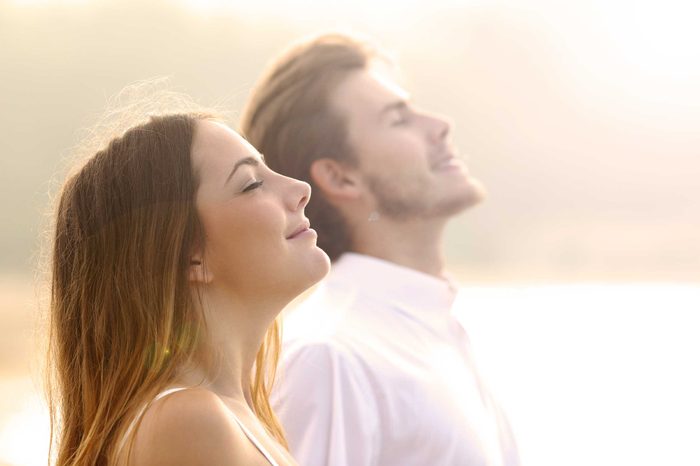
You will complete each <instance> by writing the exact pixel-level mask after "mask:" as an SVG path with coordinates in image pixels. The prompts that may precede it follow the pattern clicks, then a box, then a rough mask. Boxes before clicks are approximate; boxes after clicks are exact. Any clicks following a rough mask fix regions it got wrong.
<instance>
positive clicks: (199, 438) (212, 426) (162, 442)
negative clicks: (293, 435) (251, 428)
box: [130, 388, 266, 466]
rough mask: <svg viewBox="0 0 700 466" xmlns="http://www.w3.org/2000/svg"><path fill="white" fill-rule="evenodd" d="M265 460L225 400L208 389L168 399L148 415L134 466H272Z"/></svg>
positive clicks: (140, 430)
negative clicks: (268, 465) (258, 465)
mask: <svg viewBox="0 0 700 466" xmlns="http://www.w3.org/2000/svg"><path fill="white" fill-rule="evenodd" d="M260 459H261V458H260V454H259V453H258V451H257V449H256V448H255V446H253V444H252V443H250V441H249V440H248V439H247V437H246V436H245V434H244V433H243V431H242V430H241V428H240V427H239V426H238V424H237V423H236V421H235V419H234V418H233V415H232V413H231V411H230V410H229V408H228V407H227V406H226V405H225V404H224V402H223V401H222V400H221V398H219V397H218V396H217V395H216V394H215V393H213V392H211V391H209V390H206V389H204V388H191V389H187V390H181V391H178V392H176V393H172V394H170V395H168V396H165V397H163V398H162V399H160V400H157V401H155V402H154V403H153V404H152V405H151V406H150V407H149V408H148V409H147V410H146V412H145V413H144V416H143V420H142V422H141V425H140V426H139V428H138V430H137V431H136V434H135V438H134V446H133V450H132V454H131V463H130V464H133V465H134V466H145V465H149V466H158V465H166V464H167V465H173V466H175V465H182V466H194V465H205V464H206V465H231V466H233V465H241V466H243V465H246V466H247V465H257V464H266V463H265V462H260Z"/></svg>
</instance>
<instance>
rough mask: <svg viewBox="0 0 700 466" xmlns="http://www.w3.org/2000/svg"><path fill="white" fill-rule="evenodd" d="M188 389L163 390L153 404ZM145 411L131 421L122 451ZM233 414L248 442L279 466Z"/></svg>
mask: <svg viewBox="0 0 700 466" xmlns="http://www.w3.org/2000/svg"><path fill="white" fill-rule="evenodd" d="M188 388H189V387H174V388H169V389H167V390H163V391H162V392H160V393H159V394H158V395H156V397H155V398H154V399H153V402H156V401H158V400H160V399H161V398H165V397H166V396H168V395H170V394H173V393H175V392H179V391H182V390H187V389H188ZM145 411H146V406H144V407H143V408H142V409H141V411H140V412H139V414H138V415H137V416H136V417H135V418H134V420H133V421H131V424H130V425H129V428H128V429H126V432H125V434H124V437H123V438H122V441H121V443H120V445H119V449H120V450H121V449H122V448H124V445H125V443H126V439H128V438H129V436H130V435H131V431H132V430H134V426H136V423H137V422H138V420H139V419H141V416H143V413H144V412H145ZM231 414H232V415H233V418H234V419H235V420H236V423H237V424H238V426H239V427H240V428H241V430H242V431H243V433H244V434H245V435H246V437H248V440H250V441H251V442H252V443H253V445H255V448H257V449H258V451H260V453H262V455H263V456H264V457H265V458H266V459H267V461H269V462H270V465H271V466H279V463H277V461H275V459H274V458H273V457H272V455H271V454H270V452H268V451H267V449H266V448H265V447H264V446H263V444H262V443H261V442H260V441H259V440H258V439H257V438H256V437H255V435H253V433H252V432H251V431H250V430H248V428H247V427H246V426H245V425H243V422H241V420H240V419H238V416H236V413H234V412H233V411H231Z"/></svg>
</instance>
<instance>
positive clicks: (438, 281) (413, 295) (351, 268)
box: [327, 252, 458, 320]
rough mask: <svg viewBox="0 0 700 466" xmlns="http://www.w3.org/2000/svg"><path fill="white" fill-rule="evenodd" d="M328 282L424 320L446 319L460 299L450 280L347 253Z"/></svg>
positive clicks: (455, 285)
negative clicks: (390, 304) (349, 285)
mask: <svg viewBox="0 0 700 466" xmlns="http://www.w3.org/2000/svg"><path fill="white" fill-rule="evenodd" d="M327 283H328V284H329V285H331V286H332V285H333V284H334V283H342V285H343V286H347V285H348V283H351V284H352V286H353V288H356V289H357V290H359V291H360V292H361V293H362V294H367V295H371V296H373V297H375V298H379V299H382V300H384V301H386V302H389V303H392V304H394V305H396V306H398V307H400V308H401V309H403V310H404V311H406V310H409V311H410V312H411V313H412V314H414V315H416V317H419V316H420V315H422V317H423V319H426V318H427V319H430V320H432V319H434V318H441V319H442V318H445V317H446V316H447V315H448V314H449V313H450V312H451V308H452V304H453V303H454V301H455V298H456V296H457V290H458V287H457V284H456V283H455V282H454V281H453V280H452V279H451V278H449V277H448V278H438V277H435V276H432V275H428V274H425V273H423V272H419V271H417V270H413V269H409V268H407V267H403V266H401V265H397V264H394V263H392V262H388V261H385V260H383V259H378V258H376V257H371V256H366V255H363V254H357V253H351V252H347V253H345V254H343V255H342V256H341V257H340V258H338V259H337V260H336V261H335V262H334V264H333V266H332V268H331V273H330V274H329V276H328V279H327Z"/></svg>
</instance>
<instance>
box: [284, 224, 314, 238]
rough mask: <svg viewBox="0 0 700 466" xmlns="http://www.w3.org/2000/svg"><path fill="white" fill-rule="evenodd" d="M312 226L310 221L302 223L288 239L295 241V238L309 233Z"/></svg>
mask: <svg viewBox="0 0 700 466" xmlns="http://www.w3.org/2000/svg"><path fill="white" fill-rule="evenodd" d="M310 226H311V224H310V223H309V221H308V220H306V221H304V222H302V223H301V225H299V226H298V227H297V228H296V229H295V230H294V231H293V232H292V234H291V235H289V236H287V239H294V238H296V237H297V236H299V235H300V234H302V233H304V232H305V231H308V230H309V227H310Z"/></svg>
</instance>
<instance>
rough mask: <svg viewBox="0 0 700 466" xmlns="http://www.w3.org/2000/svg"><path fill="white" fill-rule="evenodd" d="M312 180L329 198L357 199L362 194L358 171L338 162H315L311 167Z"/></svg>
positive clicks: (327, 159)
mask: <svg viewBox="0 0 700 466" xmlns="http://www.w3.org/2000/svg"><path fill="white" fill-rule="evenodd" d="M310 174H311V179H312V180H313V182H314V184H315V185H316V186H318V188H319V189H320V190H321V191H323V193H324V194H325V195H326V196H327V197H329V198H340V199H356V198H358V197H359V196H360V194H361V183H360V178H359V176H358V174H357V170H354V169H352V168H350V167H348V166H347V165H344V164H342V163H340V162H338V161H337V160H333V159H329V158H324V159H318V160H314V161H313V162H312V163H311V167H310Z"/></svg>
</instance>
